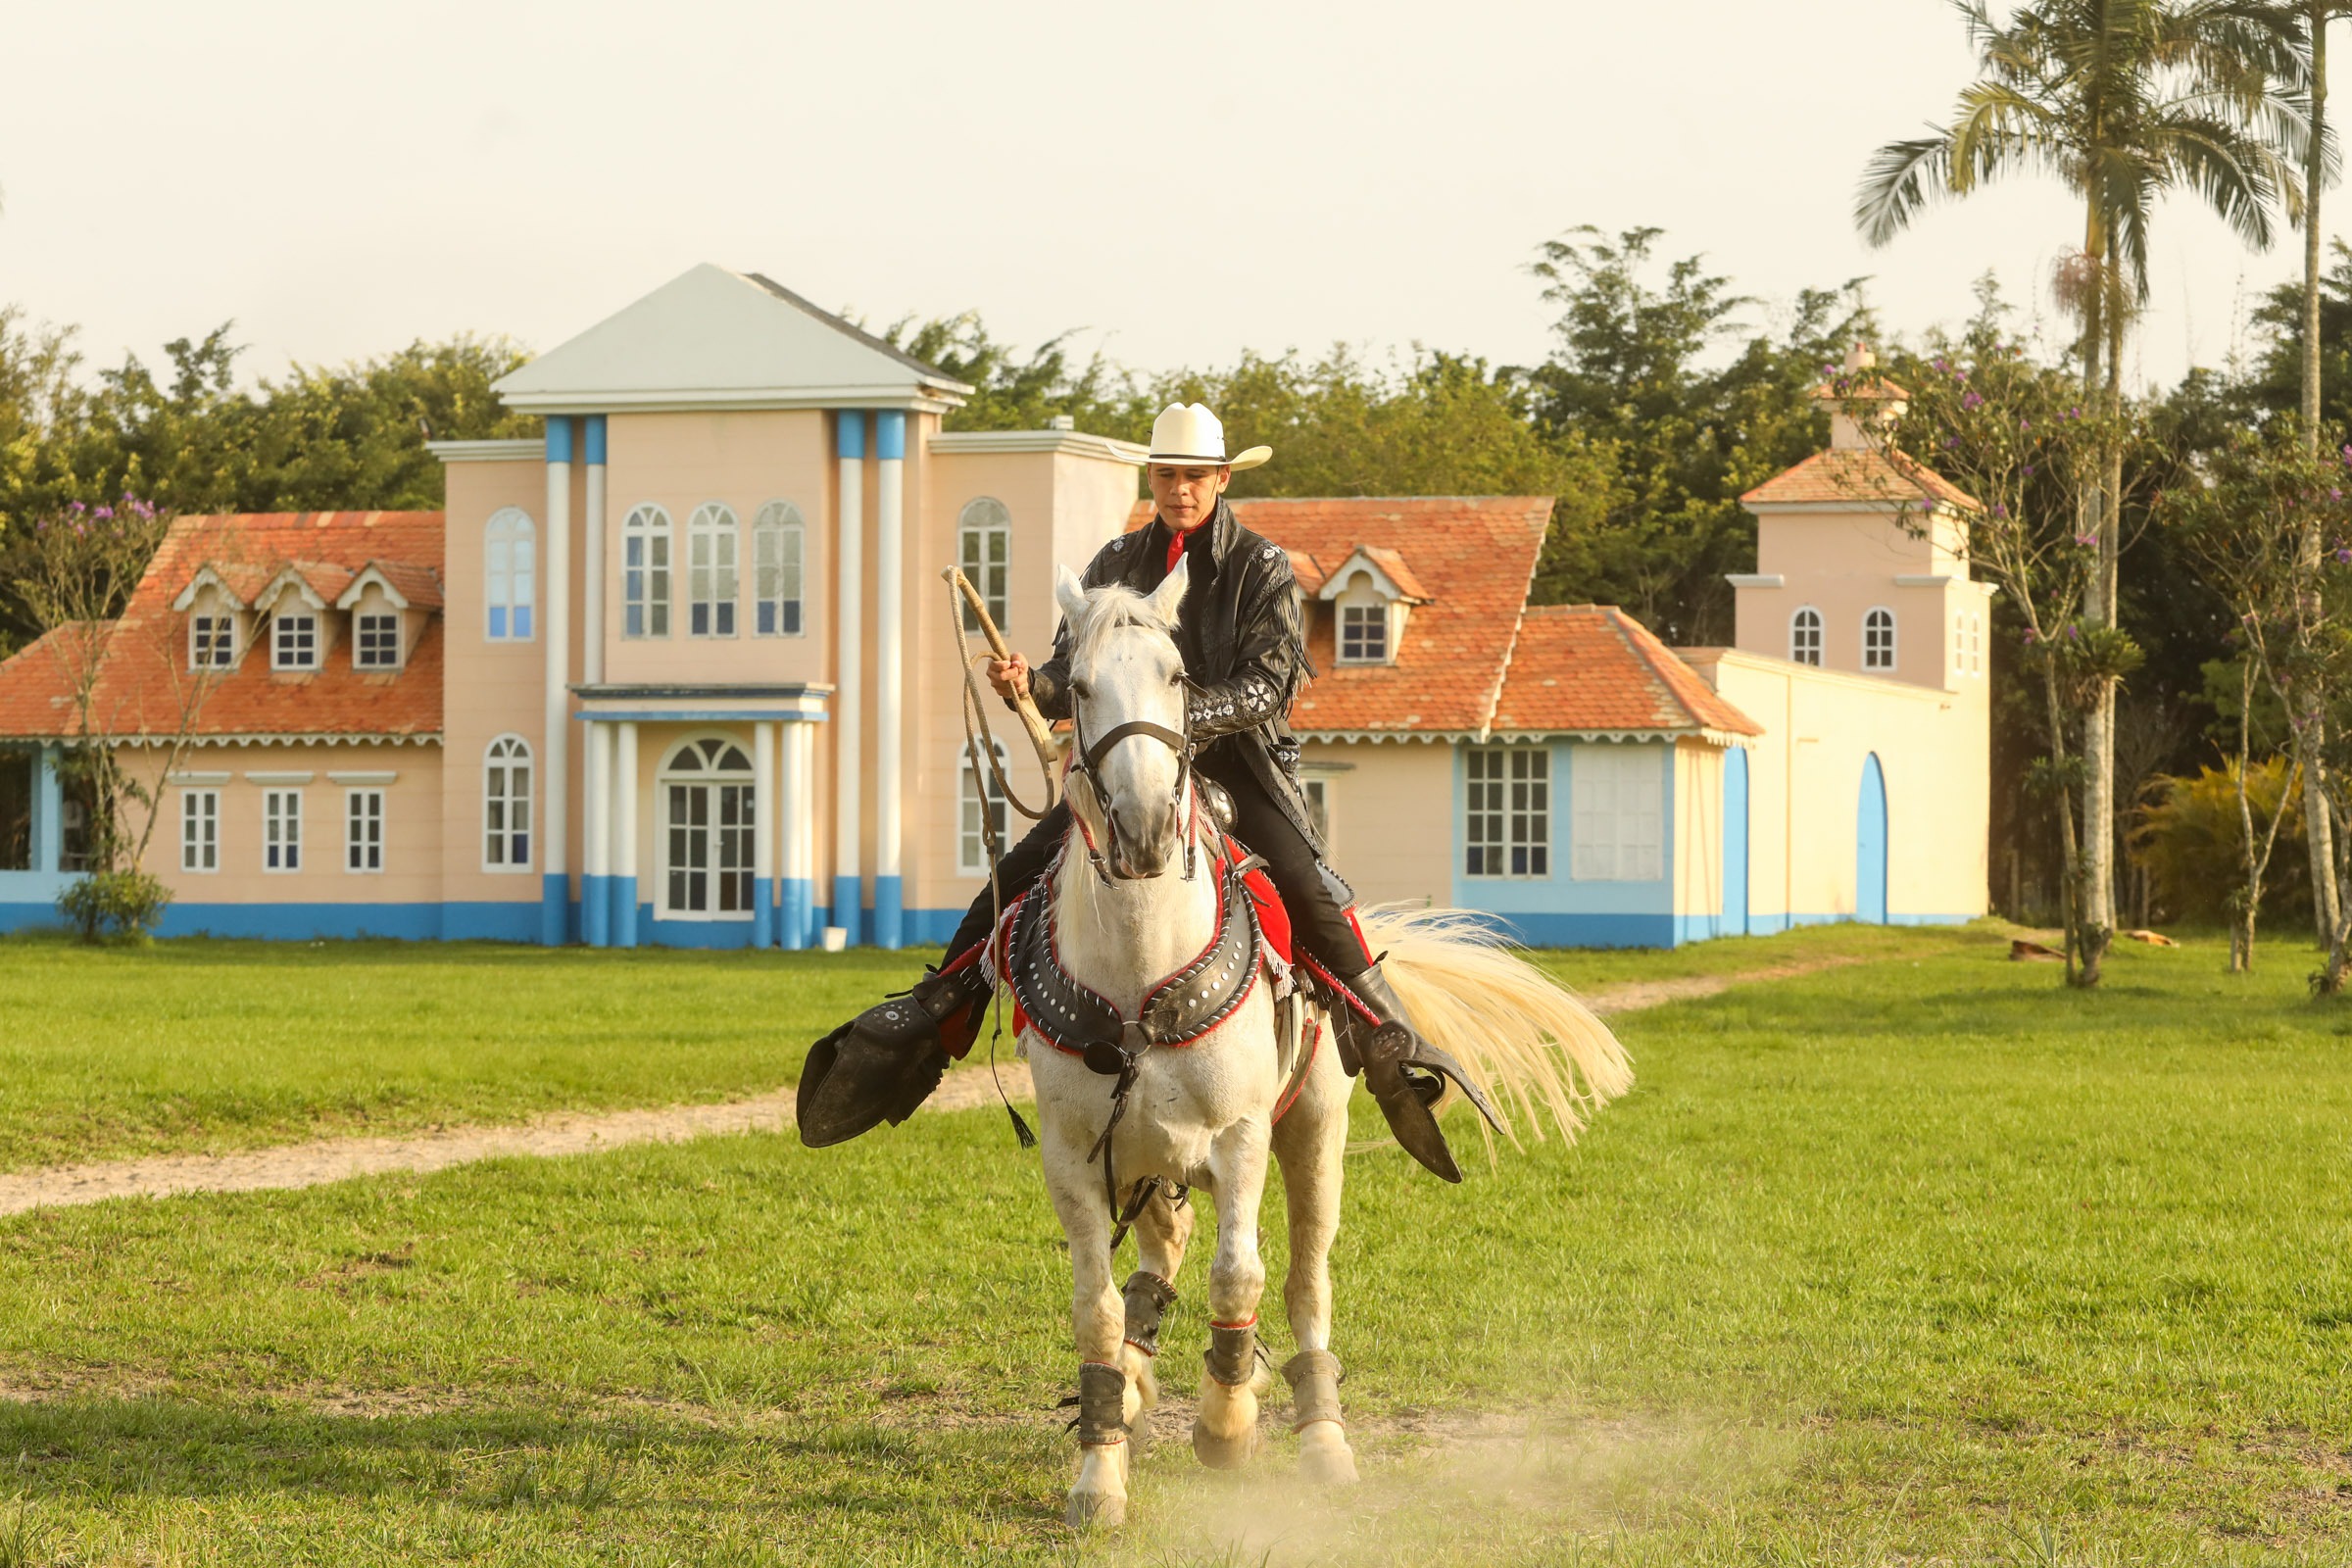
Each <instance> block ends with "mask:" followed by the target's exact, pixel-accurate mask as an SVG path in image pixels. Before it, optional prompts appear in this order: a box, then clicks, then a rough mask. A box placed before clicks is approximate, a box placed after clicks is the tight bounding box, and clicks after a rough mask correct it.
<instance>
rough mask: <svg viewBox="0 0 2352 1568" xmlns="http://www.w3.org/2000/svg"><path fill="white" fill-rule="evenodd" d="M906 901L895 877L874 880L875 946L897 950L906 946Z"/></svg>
mask: <svg viewBox="0 0 2352 1568" xmlns="http://www.w3.org/2000/svg"><path fill="white" fill-rule="evenodd" d="M906 917H907V901H906V895H905V892H904V890H903V888H902V887H901V885H900V882H899V879H898V878H897V877H895V876H878V877H876V878H874V932H873V939H874V946H875V947H877V948H886V949H890V950H893V951H895V950H897V949H899V948H902V947H905V946H906V945H907V924H906Z"/></svg>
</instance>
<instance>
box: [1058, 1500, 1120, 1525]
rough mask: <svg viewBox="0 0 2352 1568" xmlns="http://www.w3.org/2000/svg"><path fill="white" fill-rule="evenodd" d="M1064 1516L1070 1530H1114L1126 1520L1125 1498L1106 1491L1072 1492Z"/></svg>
mask: <svg viewBox="0 0 2352 1568" xmlns="http://www.w3.org/2000/svg"><path fill="white" fill-rule="evenodd" d="M1066 1517H1067V1518H1068V1520H1069V1522H1070V1528H1071V1529H1072V1530H1116V1529H1118V1528H1119V1527H1120V1526H1122V1525H1124V1524H1125V1523H1126V1522H1127V1499H1126V1498H1125V1497H1123V1496H1114V1495H1111V1494H1109V1493H1106V1492H1073V1493H1071V1494H1070V1506H1069V1511H1068V1513H1067V1515H1066Z"/></svg>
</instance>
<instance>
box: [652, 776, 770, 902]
mask: <svg viewBox="0 0 2352 1568" xmlns="http://www.w3.org/2000/svg"><path fill="white" fill-rule="evenodd" d="M752 787H753V778H752V760H751V759H750V758H749V757H748V756H746V755H745V754H744V750H743V748H742V747H741V746H739V745H737V744H736V743H735V742H734V741H732V740H729V739H727V738H726V737H725V736H721V735H707V736H703V737H700V738H698V739H695V740H690V741H686V742H683V743H682V744H680V745H679V746H678V747H677V748H675V749H674V750H673V751H671V752H670V754H669V755H668V756H667V757H665V758H664V759H662V772H661V789H662V909H661V913H662V918H663V919H665V920H749V919H750V918H751V917H752V872H753V865H752V859H753V856H752Z"/></svg>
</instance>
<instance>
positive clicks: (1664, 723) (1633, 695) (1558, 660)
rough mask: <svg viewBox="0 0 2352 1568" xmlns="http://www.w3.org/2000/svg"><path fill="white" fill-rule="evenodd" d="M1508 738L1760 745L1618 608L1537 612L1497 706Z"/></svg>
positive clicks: (1751, 723) (1754, 727) (1735, 713)
mask: <svg viewBox="0 0 2352 1568" xmlns="http://www.w3.org/2000/svg"><path fill="white" fill-rule="evenodd" d="M1494 728H1495V730H1496V731H1498V732H1501V733H1506V734H1509V733H1517V734H1543V735H1557V734H1564V733H1575V732H1579V731H1609V732H1615V731H1624V730H1670V731H1677V732H1683V733H1710V732H1711V733H1715V734H1731V735H1761V734H1763V733H1764V728H1763V726H1762V725H1760V724H1758V723H1757V722H1756V721H1755V720H1754V719H1751V718H1749V717H1748V716H1747V715H1746V714H1745V713H1742V712H1741V711H1740V710H1739V709H1737V708H1734V707H1733V706H1732V705H1731V704H1730V703H1727V702H1725V701H1724V700H1723V699H1722V698H1721V697H1718V696H1717V695H1716V694H1715V690H1714V688H1713V687H1711V686H1709V685H1708V684H1707V683H1706V682H1705V681H1704V680H1702V679H1700V678H1699V676H1698V674H1697V672H1696V671H1694V670H1692V669H1691V666H1690V665H1689V664H1686V663H1684V662H1682V660H1681V659H1679V658H1677V657H1676V656H1675V653H1674V650H1672V649H1670V648H1668V647H1667V646H1666V645H1665V644H1664V643H1661V642H1659V641H1658V640H1657V638H1656V637H1654V636H1652V635H1651V634H1650V632H1649V629H1648V628H1647V627H1645V626H1643V625H1642V623H1641V622H1640V621H1638V620H1636V619H1634V617H1633V616H1631V615H1629V614H1627V613H1625V612H1624V611H1622V610H1619V609H1617V608H1616V607H1615V606H1613V605H1540V606H1532V607H1530V608H1529V610H1528V612H1527V616H1526V619H1525V620H1524V621H1523V622H1522V623H1521V625H1520V628H1519V646H1518V648H1517V650H1516V651H1514V652H1513V653H1512V655H1511V669H1510V675H1509V677H1508V678H1507V679H1505V680H1504V682H1503V686H1502V698H1501V700H1500V701H1499V702H1497V703H1496V704H1495V722H1494Z"/></svg>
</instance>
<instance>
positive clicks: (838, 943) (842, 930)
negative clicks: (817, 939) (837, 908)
mask: <svg viewBox="0 0 2352 1568" xmlns="http://www.w3.org/2000/svg"><path fill="white" fill-rule="evenodd" d="M824 940H825V951H826V952H827V953H842V952H846V951H847V950H848V948H849V946H850V928H849V927H848V926H846V925H829V926H827V927H825V938H824Z"/></svg>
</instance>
